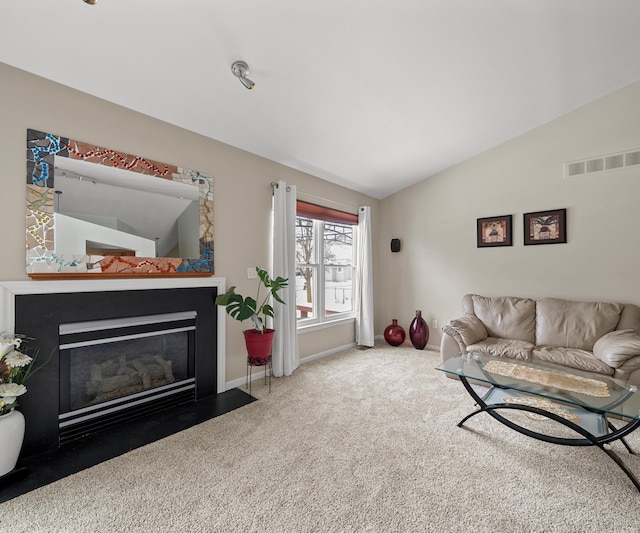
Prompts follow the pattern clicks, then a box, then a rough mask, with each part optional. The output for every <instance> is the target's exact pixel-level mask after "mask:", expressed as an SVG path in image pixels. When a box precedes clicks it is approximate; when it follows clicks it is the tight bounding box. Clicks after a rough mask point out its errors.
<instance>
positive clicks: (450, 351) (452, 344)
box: [440, 333, 460, 363]
mask: <svg viewBox="0 0 640 533" xmlns="http://www.w3.org/2000/svg"><path fill="white" fill-rule="evenodd" d="M456 355H460V347H459V346H458V343H457V342H456V340H455V339H454V338H453V337H452V336H451V335H448V334H447V333H443V334H442V340H441V341H440V360H441V361H442V362H443V363H444V362H445V361H446V360H447V359H451V358H452V357H455V356H456Z"/></svg>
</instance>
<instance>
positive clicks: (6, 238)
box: [0, 63, 378, 381]
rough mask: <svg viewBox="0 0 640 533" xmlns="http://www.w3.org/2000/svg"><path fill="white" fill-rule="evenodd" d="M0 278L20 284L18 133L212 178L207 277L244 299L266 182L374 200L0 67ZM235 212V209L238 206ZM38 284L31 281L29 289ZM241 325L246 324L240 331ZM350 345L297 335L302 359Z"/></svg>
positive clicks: (230, 335)
mask: <svg viewBox="0 0 640 533" xmlns="http://www.w3.org/2000/svg"><path fill="white" fill-rule="evenodd" d="M0 80H2V83H1V84H0V105H1V106H2V108H1V110H2V111H1V115H0V161H2V173H1V174H0V183H1V186H2V199H3V202H2V210H0V226H1V227H2V231H0V250H2V259H1V261H0V280H22V279H27V276H26V274H25V238H24V232H25V201H26V195H25V182H26V165H25V160H26V156H25V145H26V130H27V128H33V129H36V130H40V131H45V132H49V133H55V134H58V135H63V136H69V137H73V138H76V139H79V140H82V141H87V142H90V143H94V144H96V145H99V146H104V147H107V148H113V149H117V150H122V151H124V152H128V153H131V154H135V155H140V156H144V157H148V158H151V159H155V160H158V161H163V162H166V163H170V164H175V165H178V166H183V167H186V168H190V169H193V170H197V171H199V172H202V173H204V174H208V175H210V176H213V177H214V179H215V182H214V195H215V199H214V205H215V269H216V275H218V276H223V277H225V278H226V279H227V285H236V286H237V287H238V290H239V291H241V292H249V291H250V292H253V291H254V287H255V281H254V280H251V281H249V280H248V279H247V274H246V273H247V268H248V267H254V266H256V265H260V266H264V267H267V266H268V265H269V249H270V244H269V227H270V213H271V186H270V183H271V182H272V181H277V180H278V179H283V180H285V181H286V182H287V183H289V184H292V185H296V186H297V190H298V192H301V193H306V194H308V195H312V196H314V197H317V198H322V199H326V200H328V201H331V202H338V203H340V204H341V205H343V206H344V207H343V209H347V207H348V206H350V207H352V212H354V213H355V212H356V209H357V207H358V206H359V205H371V206H372V218H373V220H374V226H375V217H376V214H377V205H378V201H377V200H375V199H372V198H370V197H367V196H365V195H362V194H358V193H356V192H354V191H351V190H348V189H345V188H342V187H338V186H336V185H333V184H331V183H329V182H326V181H324V180H320V179H318V178H315V177H313V176H310V175H308V174H304V173H302V172H298V171H295V170H293V169H290V168H287V167H284V166H282V165H279V164H276V163H274V162H272V161H268V160H266V159H263V158H261V157H257V156H254V155H252V154H249V153H247V152H244V151H242V150H238V149H236V148H232V147H230V146H228V145H225V144H222V143H219V142H216V141H212V140H211V139H208V138H206V137H203V136H200V135H197V134H195V133H191V132H188V131H186V130H183V129H181V128H178V127H175V126H172V125H170V124H167V123H165V122H162V121H159V120H155V119H152V118H150V117H148V116H145V115H142V114H140V113H136V112H133V111H130V110H128V109H125V108H123V107H119V106H116V105H114V104H110V103H108V102H105V101H103V100H100V99H98V98H95V97H92V96H89V95H87V94H84V93H81V92H78V91H75V90H72V89H69V88H67V87H64V86H61V85H58V84H56V83H52V82H49V81H47V80H44V79H42V78H39V77H36V76H33V75H31V74H28V73H25V72H23V71H20V70H17V69H14V68H12V67H9V66H7V65H5V64H2V63H0ZM240 205H242V206H243V207H242V212H239V211H238V206H240ZM34 283H37V282H34ZM245 326H246V324H245ZM241 329H242V328H241V326H240V324H239V323H237V322H235V321H233V320H228V321H227V361H226V365H227V376H226V377H227V381H231V380H233V379H237V378H241V377H242V376H244V372H245V360H246V355H245V353H246V352H245V349H244V346H243V340H242V334H241ZM353 341H354V328H353V325H351V326H350V327H346V326H339V327H336V328H332V330H331V334H330V335H327V330H320V331H316V332H311V333H307V334H304V335H301V336H300V355H301V357H307V356H311V355H314V354H317V353H321V352H324V351H328V350H331V349H332V348H335V347H339V346H343V345H346V344H349V343H352V342H353Z"/></svg>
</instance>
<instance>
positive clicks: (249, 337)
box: [243, 329, 275, 366]
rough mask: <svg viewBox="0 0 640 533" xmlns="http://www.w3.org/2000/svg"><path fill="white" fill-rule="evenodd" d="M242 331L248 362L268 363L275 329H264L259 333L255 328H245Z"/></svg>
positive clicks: (255, 363)
mask: <svg viewBox="0 0 640 533" xmlns="http://www.w3.org/2000/svg"><path fill="white" fill-rule="evenodd" d="M243 333H244V342H245V344H246V346H247V357H248V359H249V362H250V363H251V364H252V365H254V366H263V365H266V364H268V363H269V359H270V358H271V345H272V344H273V336H274V334H275V330H273V329H266V330H265V332H264V333H260V332H259V331H256V330H255V329H245V330H244V331H243Z"/></svg>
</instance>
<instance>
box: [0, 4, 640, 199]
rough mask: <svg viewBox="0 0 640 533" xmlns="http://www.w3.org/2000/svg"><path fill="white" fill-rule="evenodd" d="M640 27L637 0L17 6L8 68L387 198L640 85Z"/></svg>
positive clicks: (7, 25) (8, 17) (3, 17)
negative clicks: (236, 72)
mask: <svg viewBox="0 0 640 533" xmlns="http://www.w3.org/2000/svg"><path fill="white" fill-rule="evenodd" d="M638 28H640V2H638V1H637V0H386V1H383V0H340V1H338V0H135V1H132V0H97V3H96V4H95V5H88V4H86V3H84V2H83V1H82V0H55V1H52V0H2V2H0V61H2V62H4V63H6V64H9V65H12V66H14V67H18V68H20V69H23V70H25V71H28V72H31V73H34V74H37V75H39V76H43V77H45V78H48V79H51V80H54V81H56V82H59V83H62V84H64V85H67V86H69V87H73V88H75V89H79V90H81V91H84V92H86V93H89V94H92V95H95V96H97V97H100V98H103V99H105V100H108V101H111V102H114V103H116V104H120V105H122V106H125V107H127V108H130V109H133V110H136V111H139V112H142V113H145V114H147V115H150V116H153V117H156V118H159V119H161V120H164V121H167V122H169V123H171V124H175V125H177V126H180V127H182V128H186V129H187V130H191V131H194V132H197V133H199V134H202V135H205V136H207V137H210V138H212V139H216V140H218V141H222V142H224V143H227V144H230V145H233V146H236V147H239V148H242V149H244V150H247V151H249V152H252V153H255V154H258V155H261V156H263V157H266V158H269V159H272V160H274V161H277V162H280V163H283V164H285V165H288V166H290V167H293V168H296V169H299V170H302V171H305V172H308V173H310V174H313V175H315V176H318V177H320V178H323V179H326V180H328V181H331V182H335V183H339V184H342V185H344V186H346V187H349V188H351V189H355V190H358V191H361V192H363V193H366V194H369V195H371V196H373V197H376V198H384V197H385V196H387V195H389V194H392V193H393V192H395V191H397V190H400V189H403V188H405V187H407V186H409V185H411V184H413V183H416V182H418V181H421V180H423V179H425V178H428V177H429V176H432V175H434V174H436V173H438V172H440V171H442V170H444V169H446V168H448V167H451V166H453V165H455V164H457V163H459V162H461V161H463V160H465V159H467V158H469V157H472V156H473V155H475V154H478V153H480V152H483V151H485V150H487V149H489V148H491V147H493V146H496V145H498V144H500V143H502V142H504V141H505V140H507V139H510V138H512V137H514V136H516V135H519V134H521V133H523V132H525V131H527V130H530V129H532V128H535V127H536V126H539V125H541V124H543V123H545V122H548V121H549V120H552V119H554V118H556V117H558V116H560V115H563V114H565V113H567V112H569V111H571V110H573V109H575V108H577V107H579V106H581V105H584V104H586V103H588V102H591V101H593V100H595V99H597V98H599V97H601V96H603V95H605V94H608V93H610V92H612V91H614V90H616V89H618V88H620V87H623V86H625V85H627V84H629V83H631V82H634V81H637V80H639V79H640V61H638V58H637V52H638V50H640V31H639V30H638ZM238 59H241V60H244V61H246V62H247V63H248V64H249V68H250V72H249V74H248V77H249V78H251V79H252V80H253V81H254V82H255V83H256V85H255V88H254V89H253V90H247V89H245V88H244V87H243V86H242V85H241V84H240V83H239V81H238V79H237V78H235V77H234V76H233V74H232V72H231V64H232V63H233V62H234V61H235V60H238ZM0 91H1V85H0ZM59 133H62V134H66V135H72V134H73V132H59Z"/></svg>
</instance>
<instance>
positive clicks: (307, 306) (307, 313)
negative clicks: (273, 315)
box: [296, 267, 318, 319]
mask: <svg viewBox="0 0 640 533" xmlns="http://www.w3.org/2000/svg"><path fill="white" fill-rule="evenodd" d="M315 270H316V269H315V267H303V268H300V267H298V268H297V269H296V318H299V319H304V318H316V316H318V315H317V312H316V304H315V303H314V298H313V293H314V284H315V280H316V277H317V276H315V275H314V274H315Z"/></svg>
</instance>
